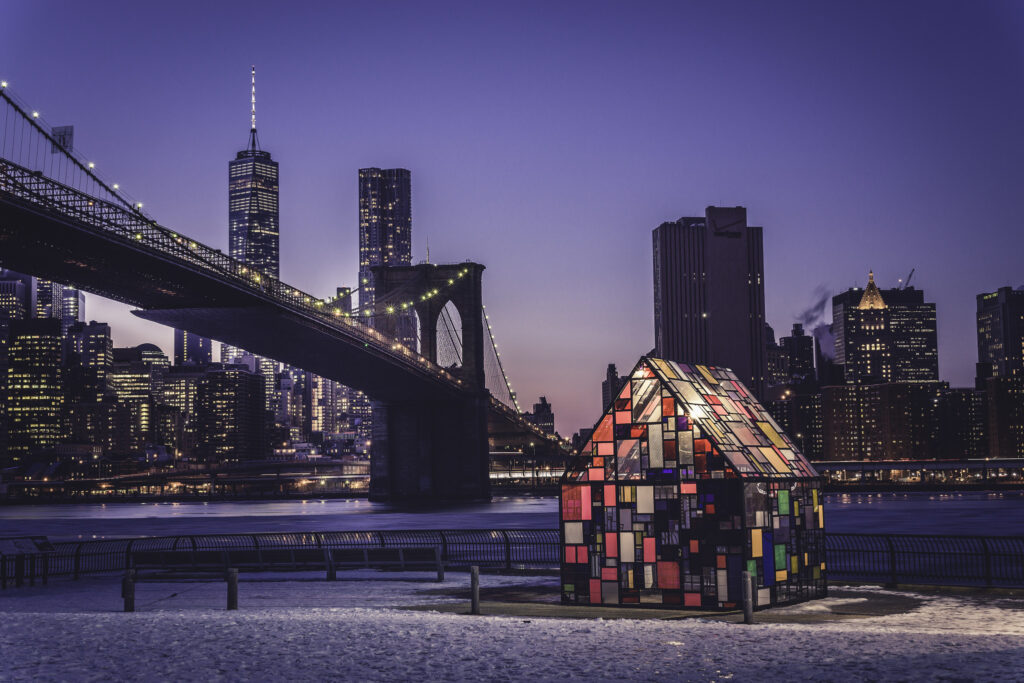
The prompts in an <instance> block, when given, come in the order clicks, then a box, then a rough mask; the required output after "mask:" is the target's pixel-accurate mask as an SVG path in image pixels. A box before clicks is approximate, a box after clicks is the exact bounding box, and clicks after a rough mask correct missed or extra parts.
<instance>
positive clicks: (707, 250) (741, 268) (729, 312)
mask: <svg viewBox="0 0 1024 683" xmlns="http://www.w3.org/2000/svg"><path fill="white" fill-rule="evenodd" d="M653 241H654V338H655V354H656V355H658V356H660V357H661V358H666V359H669V360H675V361H678V362H682V363H704V364H710V365H721V366H724V367H727V368H730V369H732V370H733V371H734V372H735V373H736V375H737V376H738V377H739V378H740V380H742V381H743V382H744V383H745V384H746V385H747V386H748V387H749V388H750V389H751V390H752V391H753V392H754V394H755V395H757V396H758V397H761V396H763V395H764V388H765V381H766V375H767V368H766V355H765V339H764V334H765V329H764V254H763V248H762V242H763V236H762V229H761V228H759V227H753V226H748V225H747V210H746V209H745V208H744V207H742V206H737V207H716V206H709V207H707V209H706V210H705V214H704V217H703V218H680V219H679V220H678V221H675V222H670V223H662V224H661V225H660V226H658V227H657V228H655V230H654V233H653Z"/></svg>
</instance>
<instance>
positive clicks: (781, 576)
mask: <svg viewBox="0 0 1024 683" xmlns="http://www.w3.org/2000/svg"><path fill="white" fill-rule="evenodd" d="M787 576H788V574H787V572H786V570H785V569H780V570H779V571H777V572H775V580H776V581H785V580H786V578H787Z"/></svg>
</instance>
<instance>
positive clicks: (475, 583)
mask: <svg viewBox="0 0 1024 683" xmlns="http://www.w3.org/2000/svg"><path fill="white" fill-rule="evenodd" d="M469 587H470V590H471V591H472V593H473V596H472V603H471V605H470V610H469V613H470V614H480V567H477V566H476V565H473V566H472V567H470V568H469Z"/></svg>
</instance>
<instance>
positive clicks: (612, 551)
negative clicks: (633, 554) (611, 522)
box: [604, 531, 619, 557]
mask: <svg viewBox="0 0 1024 683" xmlns="http://www.w3.org/2000/svg"><path fill="white" fill-rule="evenodd" d="M604 540H605V545H607V546H608V549H607V550H606V551H605V554H606V555H607V556H608V557H618V556H619V535H618V534H617V533H615V532H614V531H613V532H611V533H606V534H605V535H604Z"/></svg>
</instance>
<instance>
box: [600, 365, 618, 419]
mask: <svg viewBox="0 0 1024 683" xmlns="http://www.w3.org/2000/svg"><path fill="white" fill-rule="evenodd" d="M620 389H622V380H621V379H619V371H618V370H617V369H616V368H615V363H609V364H608V369H607V370H606V371H605V373H604V381H603V382H601V411H602V412H603V411H605V410H608V406H610V405H611V404H612V401H613V400H614V399H615V398H616V397H617V396H618V395H619V390H620Z"/></svg>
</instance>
